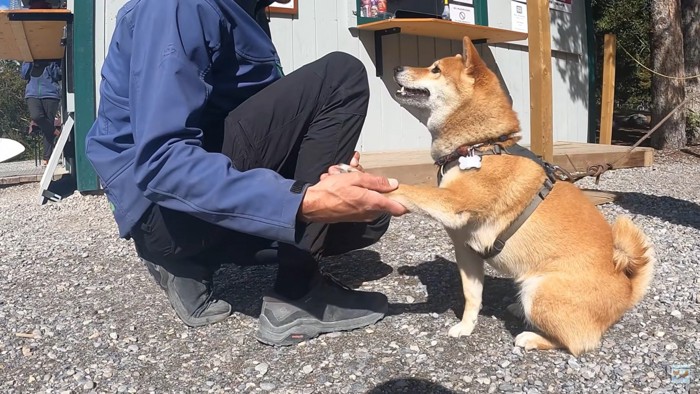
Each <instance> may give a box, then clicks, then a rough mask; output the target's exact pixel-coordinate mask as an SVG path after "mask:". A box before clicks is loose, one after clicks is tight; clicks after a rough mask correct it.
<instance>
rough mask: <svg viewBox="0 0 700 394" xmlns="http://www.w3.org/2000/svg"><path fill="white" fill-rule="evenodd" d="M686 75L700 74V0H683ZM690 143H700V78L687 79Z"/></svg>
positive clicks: (687, 115)
mask: <svg viewBox="0 0 700 394" xmlns="http://www.w3.org/2000/svg"><path fill="white" fill-rule="evenodd" d="M681 15H682V20H683V44H684V48H683V50H684V51H685V54H684V56H685V75H688V76H691V75H700V0H681ZM685 96H686V97H690V100H688V104H687V106H686V108H687V111H686V119H687V121H686V133H687V135H688V143H690V144H692V145H697V144H700V78H693V79H686V80H685Z"/></svg>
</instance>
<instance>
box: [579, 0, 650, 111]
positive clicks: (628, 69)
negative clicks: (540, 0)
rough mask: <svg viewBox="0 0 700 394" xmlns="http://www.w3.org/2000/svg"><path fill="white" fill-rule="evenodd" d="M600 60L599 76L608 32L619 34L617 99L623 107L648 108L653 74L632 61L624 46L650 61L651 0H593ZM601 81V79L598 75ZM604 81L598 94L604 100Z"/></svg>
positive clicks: (630, 51)
mask: <svg viewBox="0 0 700 394" xmlns="http://www.w3.org/2000/svg"><path fill="white" fill-rule="evenodd" d="M592 8H593V20H594V24H595V34H596V41H597V42H598V45H597V50H598V53H597V56H598V62H596V67H597V70H596V75H600V76H602V75H603V69H602V65H603V62H602V59H603V46H602V42H603V40H604V37H605V34H606V33H613V34H615V35H616V36H617V42H618V48H617V56H616V67H615V101H616V104H617V106H618V107H619V108H621V109H628V110H640V109H641V110H646V109H649V107H650V103H651V73H649V72H648V71H647V70H645V69H644V68H642V67H641V66H639V65H638V64H637V63H636V62H635V61H634V60H632V59H631V58H630V57H629V56H628V55H627V54H626V53H625V52H624V51H623V50H622V48H621V47H624V48H625V49H626V50H627V51H628V52H629V53H630V54H631V55H632V56H634V57H636V58H637V60H639V61H640V62H642V63H643V64H645V65H649V64H650V53H651V48H650V34H651V0H592ZM598 80H599V81H600V80H601V78H598ZM600 89H601V86H600V83H599V84H598V87H597V89H596V90H597V91H596V97H597V98H598V102H599V103H600Z"/></svg>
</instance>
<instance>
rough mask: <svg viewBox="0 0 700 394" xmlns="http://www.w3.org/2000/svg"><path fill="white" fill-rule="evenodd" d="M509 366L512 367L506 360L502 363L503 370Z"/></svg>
mask: <svg viewBox="0 0 700 394" xmlns="http://www.w3.org/2000/svg"><path fill="white" fill-rule="evenodd" d="M509 365H510V361H508V360H506V361H504V362H502V363H501V368H508V366H509Z"/></svg>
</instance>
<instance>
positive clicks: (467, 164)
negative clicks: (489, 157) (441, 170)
mask: <svg viewBox="0 0 700 394" xmlns="http://www.w3.org/2000/svg"><path fill="white" fill-rule="evenodd" d="M472 168H481V156H478V155H469V156H461V157H460V158H459V169H460V170H470V169H472Z"/></svg>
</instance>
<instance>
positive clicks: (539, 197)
mask: <svg viewBox="0 0 700 394" xmlns="http://www.w3.org/2000/svg"><path fill="white" fill-rule="evenodd" d="M553 187H554V184H553V183H552V181H551V180H549V179H545V181H544V184H543V185H542V187H541V188H540V190H538V191H537V194H535V196H534V197H533V198H532V201H530V204H529V205H528V206H527V208H525V210H524V211H522V212H521V213H520V215H518V217H517V218H515V220H514V221H513V223H511V224H510V226H508V228H506V229H505V230H503V232H502V233H501V234H500V235H499V236H498V237H496V241H494V243H493V245H492V246H491V247H490V248H488V249H487V250H486V251H485V252H483V253H482V252H479V251H478V250H474V249H472V247H471V246H469V245H467V243H466V242H465V243H464V246H466V247H467V248H469V249H472V250H474V252H476V253H477V254H478V255H479V256H481V257H482V258H483V259H490V258H493V257H496V256H497V255H498V254H499V253H501V252H502V251H503V248H505V247H506V241H508V239H510V237H512V236H513V234H515V233H516V232H517V231H518V230H519V229H520V227H521V226H522V225H523V224H525V222H526V221H527V219H529V218H530V216H531V215H532V214H533V213H534V212H535V209H537V207H538V206H539V205H540V203H541V202H542V201H544V199H545V198H546V197H547V195H548V194H549V192H551V191H552V188H553Z"/></svg>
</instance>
